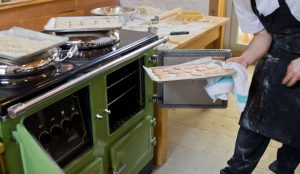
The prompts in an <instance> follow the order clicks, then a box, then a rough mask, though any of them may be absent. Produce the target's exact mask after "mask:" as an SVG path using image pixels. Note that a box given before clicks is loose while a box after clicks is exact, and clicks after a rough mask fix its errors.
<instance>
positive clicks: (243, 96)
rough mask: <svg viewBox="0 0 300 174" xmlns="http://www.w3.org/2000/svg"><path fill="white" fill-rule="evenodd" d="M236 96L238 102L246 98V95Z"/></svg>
mask: <svg viewBox="0 0 300 174" xmlns="http://www.w3.org/2000/svg"><path fill="white" fill-rule="evenodd" d="M236 98H237V101H238V102H239V103H246V102H247V99H248V96H246V95H240V94H236Z"/></svg>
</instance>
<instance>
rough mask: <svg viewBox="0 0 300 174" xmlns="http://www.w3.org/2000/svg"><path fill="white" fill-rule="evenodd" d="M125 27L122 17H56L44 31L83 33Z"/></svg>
mask: <svg viewBox="0 0 300 174" xmlns="http://www.w3.org/2000/svg"><path fill="white" fill-rule="evenodd" d="M123 26H124V19H123V18H122V17H120V16H81V17H54V18H51V19H50V20H49V21H48V23H47V24H46V25H45V26H44V29H45V30H47V31H54V32H83V31H107V30H113V29H120V28H122V27H123Z"/></svg>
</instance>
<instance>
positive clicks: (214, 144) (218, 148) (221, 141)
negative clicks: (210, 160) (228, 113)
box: [203, 134, 235, 163]
mask: <svg viewBox="0 0 300 174" xmlns="http://www.w3.org/2000/svg"><path fill="white" fill-rule="evenodd" d="M234 145H235V138H233V137H230V136H226V135H220V134H218V135H216V136H215V137H214V139H213V140H212V141H211V142H210V143H209V145H208V146H207V148H205V149H204V150H203V151H204V152H206V153H209V154H212V155H216V156H219V157H220V158H222V159H225V161H224V163H226V161H227V160H228V159H229V158H230V157H231V156H232V155H233V150H234Z"/></svg>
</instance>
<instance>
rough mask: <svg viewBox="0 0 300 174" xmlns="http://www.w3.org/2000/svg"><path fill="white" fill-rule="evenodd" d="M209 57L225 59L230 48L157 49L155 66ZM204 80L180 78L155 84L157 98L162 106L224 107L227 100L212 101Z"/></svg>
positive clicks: (229, 52) (228, 56)
mask: <svg viewBox="0 0 300 174" xmlns="http://www.w3.org/2000/svg"><path fill="white" fill-rule="evenodd" d="M204 57H211V58H213V59H218V60H225V59H228V58H230V57H231V51H230V50H223V49H217V50H209V49H204V50H168V49H167V50H159V51H158V54H157V66H166V65H176V64H181V63H185V62H188V61H192V60H196V59H199V58H204ZM205 85H206V80H205V79H204V80H202V79H201V80H182V81H174V82H168V83H158V84H157V95H156V96H154V97H153V98H154V99H156V100H157V103H158V105H159V106H160V107H163V108H225V107H227V101H224V100H217V101H215V102H214V101H213V100H212V99H211V98H210V97H209V96H208V94H207V92H206V91H205V89H204V86H205Z"/></svg>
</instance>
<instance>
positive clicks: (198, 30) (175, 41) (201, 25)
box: [125, 16, 229, 49]
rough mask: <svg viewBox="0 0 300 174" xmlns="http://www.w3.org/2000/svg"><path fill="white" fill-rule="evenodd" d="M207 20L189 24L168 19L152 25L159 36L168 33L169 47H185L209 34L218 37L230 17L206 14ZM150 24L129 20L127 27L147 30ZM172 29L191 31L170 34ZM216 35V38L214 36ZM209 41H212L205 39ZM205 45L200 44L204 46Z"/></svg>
mask: <svg viewBox="0 0 300 174" xmlns="http://www.w3.org/2000/svg"><path fill="white" fill-rule="evenodd" d="M205 19H207V21H205V22H193V23H189V24H182V25H178V24H172V23H169V22H168V21H167V20H168V19H165V20H162V21H159V24H153V25H151V26H154V27H157V28H158V32H157V34H158V36H166V35H168V36H169V38H170V40H169V42H168V48H170V49H173V48H185V47H186V46H187V45H189V44H190V43H193V42H195V41H197V40H198V41H199V38H201V39H203V38H204V36H207V35H208V34H211V36H207V38H206V39H208V40H209V39H217V38H216V37H219V32H221V31H219V28H220V27H222V26H224V25H225V24H226V23H227V22H229V19H228V18H225V17H214V16H205ZM148 26H150V25H149V24H148V23H147V22H146V23H145V22H144V23H143V22H140V21H138V20H133V21H129V22H128V23H127V26H126V27H125V29H130V30H137V31H147V30H148V29H147V28H148ZM212 30H216V33H215V35H214V33H212ZM171 31H189V32H190V34H187V35H173V36H171V35H169V33H170V32H171ZM212 37H214V38H212ZM203 42H205V43H208V42H210V41H203ZM202 46H205V45H199V47H202Z"/></svg>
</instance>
